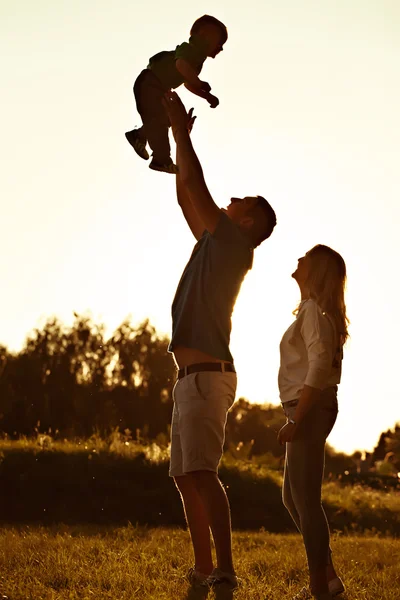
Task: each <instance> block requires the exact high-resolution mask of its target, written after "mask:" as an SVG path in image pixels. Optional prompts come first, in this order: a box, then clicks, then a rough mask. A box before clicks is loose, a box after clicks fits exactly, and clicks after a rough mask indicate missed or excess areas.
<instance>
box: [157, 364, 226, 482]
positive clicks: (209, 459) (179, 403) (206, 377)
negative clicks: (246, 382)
mask: <svg viewBox="0 0 400 600" xmlns="http://www.w3.org/2000/svg"><path fill="white" fill-rule="evenodd" d="M236 382H237V380H236V373H230V372H225V373H221V372H218V371H201V372H199V373H191V374H190V375H186V377H182V379H179V380H178V381H177V382H176V384H175V387H174V390H173V399H174V410H173V413H172V425H171V462H170V468H169V474H170V477H178V476H180V475H184V474H185V473H190V472H191V471H215V472H217V471H218V465H219V462H220V460H221V457H222V452H223V446H224V441H225V425H226V419H227V414H228V410H229V409H230V408H231V406H232V404H233V403H234V401H235V394H236Z"/></svg>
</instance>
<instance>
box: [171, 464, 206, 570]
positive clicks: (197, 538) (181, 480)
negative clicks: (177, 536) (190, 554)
mask: <svg viewBox="0 0 400 600" xmlns="http://www.w3.org/2000/svg"><path fill="white" fill-rule="evenodd" d="M174 479H175V484H176V486H177V488H178V490H179V492H180V494H181V498H182V503H183V508H184V511H185V516H186V522H187V524H188V527H189V531H190V537H191V539H192V545H193V551H194V560H195V566H196V569H197V570H198V571H200V573H203V574H204V575H210V573H211V572H212V570H213V561H212V553H211V538H210V523H209V519H208V513H207V511H206V509H205V506H204V503H203V499H202V497H201V495H200V494H199V491H198V489H197V485H196V482H195V479H194V478H193V477H192V475H191V474H189V475H182V476H180V477H175V478H174Z"/></svg>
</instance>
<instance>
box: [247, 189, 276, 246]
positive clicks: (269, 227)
mask: <svg viewBox="0 0 400 600" xmlns="http://www.w3.org/2000/svg"><path fill="white" fill-rule="evenodd" d="M256 198H258V202H257V204H255V205H254V206H253V207H252V209H251V210H250V211H249V212H248V215H250V216H252V217H254V219H255V227H253V231H254V238H253V242H254V248H257V246H259V245H260V244H261V242H263V241H264V240H266V239H267V238H269V236H270V235H271V233H272V232H273V230H274V227H275V225H276V214H275V211H274V209H273V208H272V206H271V205H270V203H269V202H268V201H267V200H266V199H265V198H263V197H262V196H256ZM260 211H261V212H262V214H263V216H264V219H261V221H259V220H258V219H257V213H258V215H259V214H260Z"/></svg>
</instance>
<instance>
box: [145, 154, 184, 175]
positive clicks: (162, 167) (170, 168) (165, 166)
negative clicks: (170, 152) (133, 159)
mask: <svg viewBox="0 0 400 600" xmlns="http://www.w3.org/2000/svg"><path fill="white" fill-rule="evenodd" d="M149 169H153V171H163V172H164V173H171V174H172V175H176V173H178V167H177V166H176V165H175V164H174V163H173V162H172V160H171V159H170V160H169V162H166V163H160V162H158V161H156V160H154V158H153V159H152V161H151V163H150V164H149Z"/></svg>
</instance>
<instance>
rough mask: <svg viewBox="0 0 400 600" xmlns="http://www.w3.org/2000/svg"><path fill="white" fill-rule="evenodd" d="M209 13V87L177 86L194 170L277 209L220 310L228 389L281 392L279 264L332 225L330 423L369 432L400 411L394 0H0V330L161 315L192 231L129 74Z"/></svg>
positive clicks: (286, 316) (355, 438) (20, 334)
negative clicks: (56, 320) (227, 347)
mask: <svg viewBox="0 0 400 600" xmlns="http://www.w3.org/2000/svg"><path fill="white" fill-rule="evenodd" d="M205 13H208V14H212V15H214V16H216V17H217V18H219V19H221V20H222V21H224V22H225V23H226V25H227V26H228V31H229V39H228V42H227V44H226V46H225V48H224V52H223V53H222V54H220V55H219V56H218V57H217V58H216V59H215V60H212V59H208V60H207V62H206V64H205V66H204V69H203V71H202V75H201V77H202V79H204V80H206V81H208V82H209V83H210V85H211V86H212V92H213V93H214V94H215V95H217V96H218V97H219V99H220V106H219V107H218V108H217V109H215V110H212V109H210V108H209V106H208V104H207V103H206V102H204V101H203V100H201V99H200V98H197V97H194V96H192V95H190V94H189V93H188V92H186V91H182V93H181V97H182V99H183V101H184V102H185V104H186V106H187V107H188V108H189V107H190V106H193V107H194V108H195V114H196V115H197V116H198V119H197V121H196V125H195V130H194V131H193V143H194V146H195V149H196V151H197V153H198V156H199V158H200V160H201V162H202V165H203V168H204V173H205V177H206V181H207V183H208V185H209V188H210V191H211V193H212V194H213V196H214V199H215V201H216V202H217V204H218V205H219V206H223V207H224V206H226V205H227V204H228V203H229V199H230V197H231V196H242V195H255V194H260V195H262V196H265V197H266V198H267V199H268V200H269V201H270V203H271V204H272V205H273V207H274V208H275V210H276V213H277V217H278V225H277V227H276V229H275V232H274V234H273V236H272V237H271V239H270V240H268V241H267V242H265V243H264V244H263V246H262V247H261V248H259V249H257V250H256V253H255V260H254V267H253V269H252V271H251V272H250V273H249V275H248V276H247V278H246V280H245V282H244V284H243V287H242V291H241V294H240V297H239V300H238V302H237V305H236V309H235V313H234V317H233V333H232V344H231V349H232V353H233V355H234V357H235V362H236V367H237V370H238V381H239V385H238V393H239V395H243V396H245V397H246V398H248V399H249V400H251V401H255V402H271V403H274V404H277V403H278V402H279V396H278V388H277V371H278V367H279V341H280V338H281V337H282V335H283V333H284V331H285V329H286V328H287V327H288V326H289V325H290V323H291V322H292V319H293V315H292V310H293V309H294V308H295V306H296V304H297V301H298V299H299V294H298V289H297V285H296V283H295V282H294V281H293V280H292V279H291V276H290V275H291V273H292V272H293V271H294V269H295V267H296V264H297V259H298V257H300V256H302V255H303V254H304V253H305V252H306V251H307V250H309V249H310V248H311V247H312V246H313V245H314V244H316V243H324V244H328V245H330V246H332V247H333V248H334V249H335V250H337V251H338V252H340V253H341V254H342V255H343V257H344V259H345V261H346V263H347V268H348V293H347V306H348V314H349V317H350V320H351V328H350V334H351V339H350V341H349V342H348V344H347V347H346V349H345V357H344V364H343V378H342V384H341V386H340V388H339V409H340V413H339V418H338V421H337V424H336V426H335V429H334V431H333V432H332V434H331V437H330V438H329V441H330V443H331V444H332V445H333V446H334V447H335V448H337V449H339V450H345V451H348V452H350V451H353V450H355V449H367V450H368V449H372V448H373V446H374V445H375V444H376V442H377V439H378V436H379V434H380V433H381V431H383V430H386V429H387V428H390V427H393V426H394V424H395V423H396V421H399V420H400V392H399V388H398V386H397V384H396V385H395V382H394V379H393V377H394V375H395V374H396V373H399V371H400V366H399V338H400V327H399V317H398V304H399V291H398V290H399V284H398V278H399V258H400V253H399V251H400V236H399V232H398V230H399V222H400V175H399V171H400V150H399V148H400V116H399V106H400V83H399V81H400V78H399V64H400V2H398V0H335V2H333V1H330V0H329V1H328V0H315V1H314V0H262V1H261V0H260V1H258V2H257V1H255V0H247V1H246V2H241V3H239V2H232V1H228V0H212V1H209V2H202V1H201V0H199V1H198V2H196V3H195V2H188V1H186V2H183V1H182V0H172V1H171V2H168V3H167V2H162V1H161V0H153V1H152V2H148V3H146V2H142V1H139V0H133V1H132V0H129V1H128V0H114V2H109V1H105V0H55V1H54V0H52V1H50V0H37V1H35V2H33V1H32V0H24V1H22V0H2V1H1V3H0V55H1V57H2V60H1V78H0V98H1V113H0V125H1V136H0V164H1V167H2V168H1V170H2V174H1V178H0V199H1V217H2V218H1V221H0V228H1V232H0V233H1V245H2V249H3V252H2V254H3V261H2V263H1V265H0V276H1V284H2V288H1V296H0V343H3V344H5V345H7V346H8V347H9V348H10V349H13V350H18V349H20V348H21V346H22V344H23V343H24V339H25V337H26V335H27V334H28V332H29V331H31V330H32V329H33V328H34V327H36V326H38V325H39V326H40V324H42V323H43V322H44V320H45V319H46V318H48V317H50V316H51V315H58V316H59V317H60V318H61V319H62V320H63V321H64V322H65V323H70V322H71V321H72V315H73V311H77V312H78V313H83V312H88V311H90V313H91V314H92V316H93V319H94V320H95V321H97V322H100V321H103V322H105V323H106V324H107V326H108V328H109V330H108V331H109V333H110V334H111V332H112V331H113V328H115V327H116V326H118V325H119V324H120V322H121V321H122V320H123V319H124V318H125V317H126V316H127V315H129V314H130V315H132V320H133V322H134V323H138V322H139V321H141V320H142V319H144V318H145V317H149V318H150V319H151V321H152V323H153V324H154V325H155V326H156V327H157V329H158V330H159V331H160V333H168V334H169V332H170V324H171V323H170V306H171V302H172V298H173V295H174V292H175V288H176V286H177V283H178V281H179V277H180V274H181V271H182V269H183V267H184V265H185V264H186V262H187V260H188V258H189V255H190V252H191V249H192V246H193V242H194V239H193V238H192V237H191V234H190V231H189V229H188V228H187V226H186V224H185V222H184V219H183V217H182V215H181V213H180V209H179V207H178V206H177V203H176V198H175V181H174V177H173V176H171V175H167V174H164V173H156V172H154V171H151V170H149V169H148V165H147V164H146V163H145V162H144V161H141V160H140V159H139V158H138V157H137V156H136V154H135V153H134V152H133V150H132V149H131V147H130V146H129V145H128V144H127V142H126V140H125V137H124V132H125V131H126V130H128V129H132V128H133V126H135V125H139V124H140V118H139V116H138V115H137V113H136V109H135V106H134V102H133V95H132V85H133V82H134V80H135V78H136V76H137V75H138V74H139V72H140V71H141V70H142V69H143V68H144V67H146V65H147V62H148V58H149V57H150V56H151V55H153V54H155V53H156V52H159V51H161V50H169V49H173V48H174V47H175V46H176V45H177V44H179V43H182V42H183V41H185V40H187V39H188V35H189V29H190V26H191V25H192V23H193V21H194V20H195V19H196V18H197V17H199V16H201V15H202V14H205ZM178 93H180V90H179V89H178Z"/></svg>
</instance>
